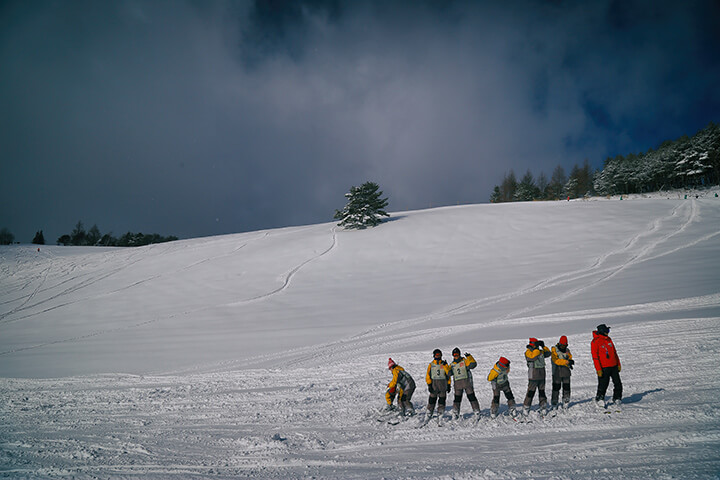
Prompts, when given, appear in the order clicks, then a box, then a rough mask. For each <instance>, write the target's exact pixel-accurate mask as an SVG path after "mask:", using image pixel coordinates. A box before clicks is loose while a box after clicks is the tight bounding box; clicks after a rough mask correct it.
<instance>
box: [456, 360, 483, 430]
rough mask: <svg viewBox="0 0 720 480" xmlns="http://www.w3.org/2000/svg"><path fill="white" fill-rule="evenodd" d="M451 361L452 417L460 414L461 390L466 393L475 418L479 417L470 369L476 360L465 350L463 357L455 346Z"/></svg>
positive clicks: (478, 406)
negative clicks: (452, 386)
mask: <svg viewBox="0 0 720 480" xmlns="http://www.w3.org/2000/svg"><path fill="white" fill-rule="evenodd" d="M452 356H453V361H452V363H451V364H450V375H451V376H452V377H453V379H454V385H455V398H454V399H453V418H455V419H457V418H458V417H459V416H460V404H461V403H462V398H463V392H465V395H467V398H468V401H469V402H470V406H471V407H472V409H473V413H474V414H475V417H476V418H480V404H479V403H478V399H477V397H476V396H475V389H474V388H473V378H472V372H471V371H470V370H472V369H473V368H475V367H477V362H476V361H475V359H474V358H473V356H472V355H470V354H469V353H467V352H465V357H463V356H462V355H461V354H460V349H459V348H457V347H455V348H454V349H453V351H452Z"/></svg>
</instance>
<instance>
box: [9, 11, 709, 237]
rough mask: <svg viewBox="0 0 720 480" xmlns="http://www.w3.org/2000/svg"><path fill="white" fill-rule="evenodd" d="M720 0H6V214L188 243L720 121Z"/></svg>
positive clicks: (20, 231) (461, 187) (452, 186)
mask: <svg viewBox="0 0 720 480" xmlns="http://www.w3.org/2000/svg"><path fill="white" fill-rule="evenodd" d="M718 25H720V3H718V2H717V1H716V0H707V1H697V2H694V1H684V2H677V1H674V0H672V1H642V2H641V1H632V0H628V1H592V2H563V1H546V2H537V1H535V2H534V1H510V2H453V1H440V0H438V1H403V2H400V1H398V2H393V1H390V0H378V1H350V0H348V1H322V0H312V1H310V0H308V1H305V2H301V1H288V2H282V1H264V2H250V1H247V2H225V1H189V0H186V1H181V0H174V1H167V2H164V1H159V0H148V1H141V0H118V1H94V0H89V1H40V0H36V1H32V2H28V1H24V0H21V1H17V2H15V1H10V2H7V1H5V2H0V227H7V228H9V229H10V231H11V232H12V233H13V234H14V235H15V238H16V241H20V242H24V243H25V242H30V241H31V240H32V237H33V235H34V233H35V232H36V231H37V230H40V229H42V230H43V231H44V234H45V238H46V241H47V242H48V243H54V242H55V240H56V239H57V237H58V236H60V235H61V234H63V233H69V232H70V231H71V230H72V229H73V227H74V226H75V223H76V222H77V221H78V220H81V221H83V223H84V224H85V226H86V228H89V227H90V226H92V225H93V224H97V225H98V227H99V228H100V230H101V232H103V233H107V232H112V233H113V234H114V235H116V236H119V235H121V234H122V233H124V232H126V231H128V230H130V231H133V232H138V231H140V232H143V233H160V234H162V235H176V236H179V237H181V238H189V237H199V236H207V235H217V234H223V233H234V232H242V231H250V230H258V229H265V228H274V227H282V226H288V225H300V224H309V223H318V222H325V221H331V220H332V215H333V213H334V211H335V209H338V208H341V207H342V206H343V205H344V204H345V198H344V197H343V194H344V193H345V192H347V191H348V189H349V187H350V186H352V185H359V184H361V183H363V182H365V181H368V180H371V181H375V182H377V183H378V184H379V185H380V187H381V189H382V190H383V192H384V193H385V195H386V196H388V197H389V202H390V206H389V210H390V211H400V210H408V209H419V208H427V207H434V206H442V205H455V204H458V203H480V202H487V201H488V198H489V195H490V193H491V190H492V187H493V186H494V185H495V184H498V183H500V181H501V180H502V177H503V175H504V173H505V172H507V171H508V170H509V169H510V168H513V169H514V170H515V172H516V173H517V174H518V175H522V173H524V172H525V171H526V170H527V169H528V168H529V169H531V170H532V172H533V173H534V174H535V175H537V174H539V172H541V171H544V172H545V173H546V174H548V175H549V174H551V173H552V170H553V168H554V167H555V166H556V165H558V164H562V165H563V166H564V167H565V168H566V170H568V171H569V169H570V168H571V167H572V165H573V164H575V163H582V162H583V160H584V159H588V160H589V161H590V163H591V165H593V166H594V167H601V166H602V162H603V160H604V159H605V158H607V157H608V156H613V155H616V154H627V153H630V152H639V151H646V150H647V149H648V148H651V147H656V146H657V145H658V144H659V143H660V142H662V141H663V140H668V139H675V138H677V137H679V136H681V135H685V134H687V135H692V134H694V133H695V132H697V131H698V130H699V129H701V128H703V127H705V126H706V125H707V124H708V123H709V122H710V121H715V122H719V121H720V88H719V86H720V62H719V61H718V57H719V55H718V48H720V47H718V45H720V33H718V32H720V28H718Z"/></svg>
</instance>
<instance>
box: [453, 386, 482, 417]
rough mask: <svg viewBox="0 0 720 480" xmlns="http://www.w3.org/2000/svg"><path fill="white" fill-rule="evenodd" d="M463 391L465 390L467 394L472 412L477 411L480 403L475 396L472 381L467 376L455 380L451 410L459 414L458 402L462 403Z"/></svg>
mask: <svg viewBox="0 0 720 480" xmlns="http://www.w3.org/2000/svg"><path fill="white" fill-rule="evenodd" d="M463 392H465V395H467V398H468V401H469V402H470V406H471V407H472V409H473V412H479V411H480V403H479V402H478V399H477V397H476V396H475V390H474V389H473V385H472V382H471V381H470V380H469V379H467V378H464V379H462V380H455V398H454V399H453V411H454V412H455V413H456V414H458V415H460V404H461V403H462V398H463Z"/></svg>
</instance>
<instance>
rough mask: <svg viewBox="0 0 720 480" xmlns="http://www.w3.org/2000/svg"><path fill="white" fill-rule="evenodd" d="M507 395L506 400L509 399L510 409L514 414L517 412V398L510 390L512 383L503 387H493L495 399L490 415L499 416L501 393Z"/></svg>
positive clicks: (491, 405)
mask: <svg viewBox="0 0 720 480" xmlns="http://www.w3.org/2000/svg"><path fill="white" fill-rule="evenodd" d="M501 392H502V393H504V394H505V398H506V399H507V404H508V409H509V410H510V411H511V412H512V411H513V410H515V396H514V395H513V393H512V390H510V382H508V383H504V384H502V385H493V399H492V403H490V413H491V414H492V415H497V413H498V410H499V409H500V393H501Z"/></svg>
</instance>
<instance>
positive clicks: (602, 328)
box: [590, 323, 623, 408]
mask: <svg viewBox="0 0 720 480" xmlns="http://www.w3.org/2000/svg"><path fill="white" fill-rule="evenodd" d="M609 333H610V327H608V326H607V325H605V324H604V323H603V324H601V325H598V326H597V327H596V329H595V331H594V332H593V339H592V342H591V343H590V353H591V354H592V358H593V363H594V364H595V371H596V372H597V376H598V389H597V395H596V396H595V402H596V403H597V405H598V407H601V408H605V392H606V391H607V388H608V385H610V379H611V378H612V381H613V396H612V401H611V402H610V403H609V405H612V404H613V403H614V404H616V405H619V404H620V402H621V400H622V389H623V388H622V382H621V381H620V369H621V368H622V366H621V365H620V357H618V354H617V350H616V349H615V344H614V343H613V341H612V339H611V338H610V337H609V336H608V334H609Z"/></svg>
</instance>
